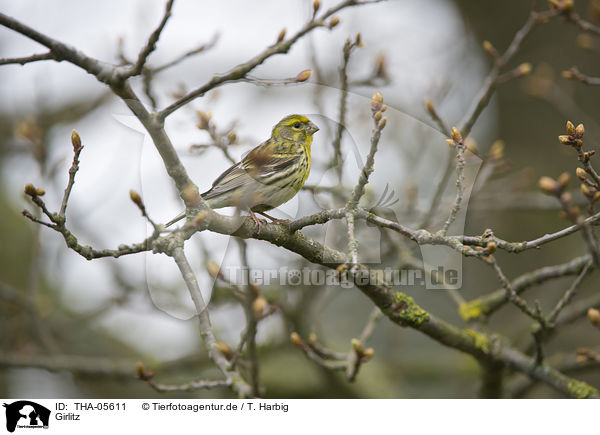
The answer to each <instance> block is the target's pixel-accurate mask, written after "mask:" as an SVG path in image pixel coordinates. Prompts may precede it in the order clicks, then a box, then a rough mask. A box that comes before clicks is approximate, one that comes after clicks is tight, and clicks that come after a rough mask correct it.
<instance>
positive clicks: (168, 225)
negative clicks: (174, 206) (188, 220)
mask: <svg viewBox="0 0 600 435" xmlns="http://www.w3.org/2000/svg"><path fill="white" fill-rule="evenodd" d="M183 218H185V212H182V213H180V214H178V215H177V216H175V217H174V218H173V219H171V220H170V221H169V222H167V223H166V224H165V228H168V227H170V226H171V225H173V224H174V223H175V222H179V221H180V220H181V219H183Z"/></svg>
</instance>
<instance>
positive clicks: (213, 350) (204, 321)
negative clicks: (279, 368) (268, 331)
mask: <svg viewBox="0 0 600 435" xmlns="http://www.w3.org/2000/svg"><path fill="white" fill-rule="evenodd" d="M169 254H170V255H171V256H172V257H173V259H174V260H175V263H176V264H177V267H179V271H180V272H181V276H182V277H183V280H184V281H185V284H186V286H187V288H188V290H189V292H190V296H191V298H192V301H193V302H194V306H195V307H196V315H197V316H198V326H199V327H200V335H201V337H202V340H203V341H204V344H205V345H206V348H207V349H208V355H209V357H210V359H211V360H212V361H213V362H214V363H215V364H216V365H217V367H219V369H220V370H221V372H222V373H223V374H224V375H225V378H226V380H227V382H230V383H231V386H232V388H233V389H234V391H235V392H237V393H238V394H239V395H240V396H241V397H250V396H251V395H252V391H251V389H250V387H249V386H248V384H246V382H245V381H244V380H243V379H242V377H241V376H240V375H239V373H238V372H237V371H234V370H231V368H230V366H229V362H228V361H227V359H226V358H225V357H224V356H223V354H222V353H221V352H219V350H218V345H217V340H216V338H215V336H214V334H213V331H212V326H211V323H210V317H209V315H208V309H207V306H206V303H205V302H204V298H203V297H202V293H201V292H200V286H199V285H198V280H197V279H196V275H195V274H194V271H193V270H192V268H191V266H190V264H189V263H188V260H187V258H186V256H185V254H184V252H183V247H175V248H173V249H172V250H171V251H170V253H169Z"/></svg>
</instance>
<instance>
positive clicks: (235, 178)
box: [202, 141, 299, 199]
mask: <svg viewBox="0 0 600 435" xmlns="http://www.w3.org/2000/svg"><path fill="white" fill-rule="evenodd" d="M268 144H269V143H268V141H267V142H264V143H262V144H261V145H259V146H257V147H256V148H254V149H253V150H252V151H250V152H249V153H248V154H247V155H246V156H245V157H244V158H243V159H242V161H240V162H238V163H236V164H235V165H233V166H231V167H230V168H229V169H227V170H226V171H225V172H223V173H222V174H221V175H220V176H219V177H218V178H217V179H216V180H215V181H214V183H213V185H212V188H211V189H210V190H209V191H208V192H205V193H203V194H202V197H203V198H204V199H210V198H215V197H217V196H220V195H223V194H224V193H227V192H231V191H233V190H235V189H237V188H238V187H240V186H243V185H247V184H250V183H253V182H256V181H258V182H263V181H266V180H267V179H268V178H269V177H271V176H272V175H274V174H277V173H283V172H284V171H285V169H287V168H289V167H291V166H292V165H293V164H294V163H295V162H297V159H298V158H299V156H298V155H289V156H283V157H282V156H273V155H272V154H271V152H270V150H269V149H268V148H267V146H268Z"/></svg>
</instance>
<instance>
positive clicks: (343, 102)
mask: <svg viewBox="0 0 600 435" xmlns="http://www.w3.org/2000/svg"><path fill="white" fill-rule="evenodd" d="M358 45H359V42H350V38H348V39H346V42H345V43H344V48H343V50H342V52H343V62H342V67H341V68H340V100H339V103H338V104H339V112H338V120H337V131H336V135H335V138H334V139H333V142H332V146H333V160H332V163H331V164H332V166H333V168H335V172H336V174H337V177H338V183H339V184H341V183H342V175H343V163H344V162H343V158H342V136H343V135H344V131H345V129H346V110H347V105H348V63H349V61H350V54H351V53H352V49H353V48H355V47H358Z"/></svg>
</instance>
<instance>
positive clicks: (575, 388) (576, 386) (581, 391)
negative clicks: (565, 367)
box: [567, 379, 600, 399]
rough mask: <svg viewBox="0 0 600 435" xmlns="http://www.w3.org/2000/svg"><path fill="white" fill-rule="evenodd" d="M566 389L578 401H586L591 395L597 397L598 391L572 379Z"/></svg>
mask: <svg viewBox="0 0 600 435" xmlns="http://www.w3.org/2000/svg"><path fill="white" fill-rule="evenodd" d="M567 388H568V389H569V391H570V392H571V393H573V395H574V396H575V397H577V398H578V399H587V398H588V397H590V396H591V395H598V394H600V391H598V390H597V389H596V388H594V387H592V386H590V385H588V384H586V383H585V382H582V381H577V380H575V379H572V380H570V381H569V383H568V384H567Z"/></svg>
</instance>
